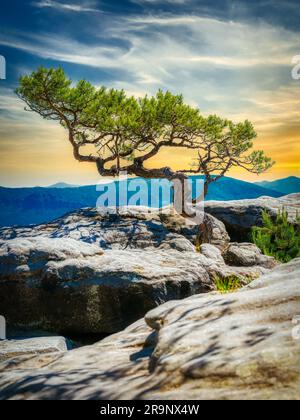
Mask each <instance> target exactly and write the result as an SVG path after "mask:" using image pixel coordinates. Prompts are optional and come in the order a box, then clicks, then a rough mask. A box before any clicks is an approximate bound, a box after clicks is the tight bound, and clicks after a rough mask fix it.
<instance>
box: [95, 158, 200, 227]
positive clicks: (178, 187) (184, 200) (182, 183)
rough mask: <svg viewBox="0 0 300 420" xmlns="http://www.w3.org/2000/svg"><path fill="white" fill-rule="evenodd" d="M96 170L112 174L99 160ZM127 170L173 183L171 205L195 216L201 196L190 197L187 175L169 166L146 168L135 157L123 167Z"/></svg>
mask: <svg viewBox="0 0 300 420" xmlns="http://www.w3.org/2000/svg"><path fill="white" fill-rule="evenodd" d="M97 168H98V172H99V174H100V175H101V176H112V175H116V174H115V173H114V174H113V173H112V172H113V168H111V169H105V168H104V165H103V164H102V162H101V161H99V162H97ZM125 170H126V171H127V173H128V175H135V176H138V177H141V178H144V179H167V180H168V181H170V182H172V184H173V192H174V194H173V206H174V209H175V211H176V212H177V213H178V214H180V215H182V216H184V217H186V218H190V219H193V218H195V213H196V209H195V204H196V206H197V205H198V207H199V203H201V201H203V199H202V197H199V199H197V200H195V202H194V201H193V199H192V188H191V185H190V182H189V177H188V176H187V175H186V174H184V173H182V172H176V171H173V170H172V169H171V168H169V167H164V168H160V169H147V168H144V166H143V165H142V164H141V163H140V162H139V161H138V159H136V161H135V162H134V163H133V164H132V165H129V166H128V167H127V168H124V171H125Z"/></svg>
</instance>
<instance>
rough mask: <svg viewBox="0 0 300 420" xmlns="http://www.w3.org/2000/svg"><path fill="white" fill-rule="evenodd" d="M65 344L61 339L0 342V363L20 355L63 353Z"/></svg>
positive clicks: (44, 338)
mask: <svg viewBox="0 0 300 420" xmlns="http://www.w3.org/2000/svg"><path fill="white" fill-rule="evenodd" d="M66 351H67V343H66V340H65V338H63V337H35V338H26V339H19V340H4V341H0V362H3V361H4V360H8V359H12V358H16V357H18V356H22V355H37V354H48V353H64V352H66Z"/></svg>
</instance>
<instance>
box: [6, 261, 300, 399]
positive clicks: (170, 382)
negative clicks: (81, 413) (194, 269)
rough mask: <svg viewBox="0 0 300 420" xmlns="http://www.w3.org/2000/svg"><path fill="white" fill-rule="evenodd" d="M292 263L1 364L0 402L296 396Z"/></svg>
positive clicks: (296, 299)
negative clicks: (224, 291)
mask: <svg viewBox="0 0 300 420" xmlns="http://www.w3.org/2000/svg"><path fill="white" fill-rule="evenodd" d="M299 278H300V259H297V260H294V261H292V262H291V263H289V264H287V265H283V266H280V267H278V268H277V269H275V270H274V271H272V272H271V273H269V274H268V275H265V276H263V277H261V278H260V279H258V280H257V281H255V282H253V283H252V284H251V285H250V286H248V287H246V288H244V289H242V290H241V291H239V292H237V293H234V294H228V295H220V294H217V293H211V294H207V295H197V296H193V297H190V298H188V299H185V300H183V301H181V302H168V303H166V304H164V305H162V306H160V307H159V308H157V309H155V310H153V311H151V312H150V313H148V314H147V315H146V317H145V320H146V323H145V321H144V320H141V321H138V322H137V323H135V324H134V325H132V326H130V327H129V328H127V329H126V330H124V331H123V332H121V333H118V334H116V335H113V336H111V337H108V338H107V339H105V340H103V341H101V342H99V343H97V344H95V345H93V346H90V347H85V348H81V349H77V350H73V351H70V352H69V353H66V354H64V355H57V354H56V355H54V354H53V355H52V356H51V355H50V356H49V355H48V356H47V357H46V356H43V355H40V356H38V357H35V358H32V357H29V356H27V357H26V356H24V357H19V358H16V359H14V360H8V361H6V362H3V363H2V364H0V389H1V391H0V398H1V399H158V400H159V399H168V400H178V399H199V400H201V399H299V398H300V366H299V360H300V340H299V337H298V336H297V335H295V334H294V337H293V335H292V332H293V327H294V326H295V325H293V323H292V320H293V319H294V318H295V317H296V316H297V315H300V313H299V312H300V306H299V303H300V287H299Z"/></svg>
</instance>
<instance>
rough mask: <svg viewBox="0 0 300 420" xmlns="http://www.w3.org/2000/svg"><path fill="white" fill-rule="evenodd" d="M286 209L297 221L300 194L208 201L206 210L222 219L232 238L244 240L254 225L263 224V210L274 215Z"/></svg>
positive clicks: (291, 218)
mask: <svg viewBox="0 0 300 420" xmlns="http://www.w3.org/2000/svg"><path fill="white" fill-rule="evenodd" d="M282 209H284V210H286V211H287V212H288V215H289V221H290V222H291V223H296V219H297V214H299V211H300V194H290V195H287V196H285V197H281V198H271V197H261V198H257V199H255V200H233V201H208V202H206V203H205V211H206V212H207V213H209V214H211V215H212V216H214V217H216V218H217V219H219V220H221V221H222V222H223V223H224V224H225V226H226V228H227V230H228V232H229V234H230V236H231V239H233V240H237V241H244V240H245V238H246V237H247V234H248V233H249V231H250V229H251V228H252V227H253V226H259V227H261V226H262V212H263V210H267V211H268V212H269V213H270V214H271V216H272V217H276V215H277V214H278V212H279V211H282Z"/></svg>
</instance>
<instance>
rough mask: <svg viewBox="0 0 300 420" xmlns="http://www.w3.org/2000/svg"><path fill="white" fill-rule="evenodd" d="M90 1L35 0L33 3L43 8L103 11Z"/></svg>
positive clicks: (71, 10)
mask: <svg viewBox="0 0 300 420" xmlns="http://www.w3.org/2000/svg"><path fill="white" fill-rule="evenodd" d="M89 4H90V3H84V2H83V3H82V4H74V3H60V2H58V1H54V0H41V1H36V2H33V3H32V5H33V6H35V7H39V8H41V9H43V8H51V9H57V10H65V11H70V12H93V13H101V10H99V9H97V8H96V7H93V6H92V5H89Z"/></svg>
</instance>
